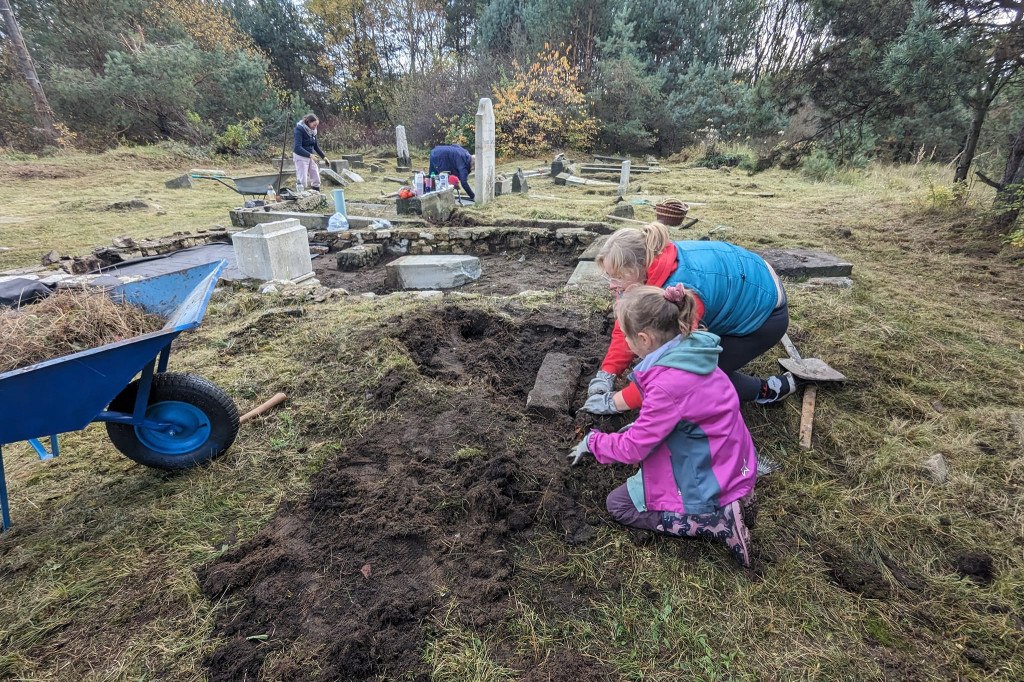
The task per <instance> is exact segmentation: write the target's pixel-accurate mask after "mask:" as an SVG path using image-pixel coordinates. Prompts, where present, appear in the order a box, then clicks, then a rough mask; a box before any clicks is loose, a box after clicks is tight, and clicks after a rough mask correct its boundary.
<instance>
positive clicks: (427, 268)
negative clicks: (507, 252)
mask: <svg viewBox="0 0 1024 682" xmlns="http://www.w3.org/2000/svg"><path fill="white" fill-rule="evenodd" d="M423 248H429V247H423ZM386 270H387V282H388V285H389V286H391V287H392V288H395V289H452V288H454V287H458V286H462V285H463V284H467V283H469V282H472V281H474V280H476V279H478V278H479V277H480V259H479V258H476V257H474V256H454V255H452V256H435V255H430V256H402V257H401V258H399V259H397V260H395V261H392V262H390V263H388V264H387V266H386Z"/></svg>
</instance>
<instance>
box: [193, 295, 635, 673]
mask: <svg viewBox="0 0 1024 682" xmlns="http://www.w3.org/2000/svg"><path fill="white" fill-rule="evenodd" d="M607 325H608V321H607V318H606V317H605V316H594V317H589V318H584V317H576V318H573V317H568V318H567V317H566V316H565V315H564V314H559V315H554V314H550V313H549V314H544V313H519V314H517V315H516V316H514V317H513V316H511V315H507V316H506V315H502V314H495V313H490V312H484V311H481V310H474V309H462V308H457V307H447V308H440V309H434V310H431V311H428V312H425V313H420V314H418V315H416V316H415V317H412V318H409V319H395V320H392V321H391V322H390V323H389V324H387V325H386V326H385V331H384V333H385V334H386V335H388V336H390V337H392V338H394V339H396V340H398V341H399V342H400V343H401V344H402V346H403V347H404V349H405V351H406V352H407V353H408V356H409V357H410V358H411V359H412V360H413V361H414V363H415V365H416V367H417V368H418V374H419V377H416V376H413V377H402V376H397V375H389V376H387V377H385V379H384V380H383V381H382V382H380V384H381V386H380V390H376V391H373V392H368V394H367V401H368V402H369V403H370V404H372V406H373V407H374V408H375V409H378V410H382V411H383V413H384V417H383V419H382V420H381V422H380V423H379V424H378V425H377V426H376V427H375V428H374V429H373V431H372V432H371V433H370V434H368V435H367V436H365V437H363V438H360V439H358V440H355V441H354V442H351V443H348V444H347V445H346V446H345V447H344V448H343V449H342V451H341V452H340V453H339V454H338V455H337V456H336V457H334V458H332V459H331V460H330V461H328V462H327V463H326V464H325V466H324V467H323V469H322V470H321V471H320V472H319V473H318V474H317V475H316V476H315V477H314V479H313V480H312V482H311V489H310V492H309V493H308V494H307V495H305V496H304V497H303V498H301V499H298V500H294V501H291V502H288V503H286V504H284V505H282V507H281V508H280V509H279V511H278V513H277V515H276V517H275V519H274V520H273V521H272V522H271V524H270V525H269V526H268V527H267V528H265V529H264V530H262V531H261V532H260V533H259V534H257V535H256V537H254V538H253V539H251V540H249V541H248V542H245V543H243V544H242V545H240V546H238V547H236V548H234V549H232V550H230V551H228V552H227V553H225V554H224V555H223V557H221V558H220V559H219V560H218V561H216V562H214V563H212V564H210V565H208V566H207V567H205V568H204V569H202V570H201V571H200V582H201V585H202V589H203V592H204V594H205V595H206V596H207V597H208V598H209V599H211V600H219V599H224V598H227V599H235V598H241V600H242V604H241V606H240V607H239V608H237V609H229V610H225V611H223V612H222V616H221V620H220V622H219V623H218V625H217V630H216V633H215V634H216V635H217V636H218V637H219V638H221V639H222V641H223V642H224V643H223V644H222V645H221V646H220V647H219V648H217V649H216V650H214V651H213V653H212V654H210V655H209V657H208V658H207V661H206V663H207V666H208V668H209V673H210V678H211V679H212V680H238V679H285V678H286V679H294V680H303V679H314V678H315V679H371V678H378V677H386V678H388V679H414V680H425V679H428V678H429V677H430V674H431V670H430V668H429V665H428V662H427V661H426V660H425V657H424V650H425V648H426V646H427V644H428V642H429V641H430V640H431V639H432V638H433V637H434V636H435V634H436V631H435V628H436V626H437V625H438V623H439V622H440V621H441V620H442V614H443V616H444V618H446V619H447V620H448V621H449V622H450V621H451V620H452V619H455V621H456V622H457V624H458V625H459V626H460V627H465V628H469V629H479V628H486V627H488V626H491V625H494V624H496V623H498V622H500V621H502V620H503V619H505V618H506V617H507V615H508V611H509V604H508V597H509V593H510V591H511V580H512V577H513V575H514V573H515V572H516V570H517V566H516V558H515V551H514V549H515V547H516V546H519V545H522V544H524V543H527V542H529V540H530V538H531V535H532V533H534V532H535V529H536V528H543V529H544V530H548V529H551V528H554V529H556V530H558V531H559V532H560V534H561V536H562V537H563V538H564V541H565V543H567V544H569V545H575V544H579V543H584V542H587V541H588V540H590V539H591V538H592V537H593V536H594V529H593V525H592V524H596V523H600V522H601V518H602V517H601V516H600V515H599V514H596V513H593V512H594V511H596V510H598V509H600V508H602V507H603V504H601V502H602V501H603V500H602V498H603V496H604V495H605V494H607V493H608V492H609V491H610V490H611V488H612V487H614V485H616V483H617V482H618V481H619V480H620V479H621V478H622V477H621V475H620V474H621V472H616V471H615V470H614V468H612V467H602V468H596V467H592V468H588V469H584V470H579V471H576V472H573V473H572V474H570V472H569V471H568V470H567V468H566V467H565V464H564V459H563V453H564V451H565V448H566V447H567V446H569V445H570V444H571V443H572V442H573V440H574V439H575V438H576V424H575V421H574V418H573V417H572V416H570V415H563V416H562V417H559V418H555V419H551V420H546V421H536V420H531V419H530V418H529V417H527V416H526V415H525V413H524V410H525V401H526V395H527V393H528V391H529V390H530V388H531V387H532V385H533V380H534V377H535V375H536V372H537V369H538V368H539V367H540V364H541V362H542V360H543V358H544V355H545V354H546V353H547V352H549V351H553V350H558V351H561V352H567V353H572V354H574V355H577V356H578V357H580V358H581V359H582V360H584V362H585V363H586V365H587V369H588V370H590V369H593V368H594V367H595V366H596V364H597V362H598V360H599V358H600V356H601V354H602V353H603V351H604V348H605V346H606V343H607V333H608V329H607ZM375 334H376V335H377V336H376V338H375V339H367V344H371V343H375V342H379V340H380V334H381V332H380V331H379V330H378V331H377V332H375ZM421 377H422V378H426V379H429V380H427V381H424V380H417V379H419V378H421ZM586 378H587V377H586V376H585V377H584V379H581V386H580V394H579V395H578V396H577V397H578V398H581V397H582V395H583V393H585V385H582V384H583V382H584V381H585V379H586ZM410 379H411V380H410ZM583 491H585V492H583ZM506 658H509V659H510V664H512V665H514V666H515V667H517V668H519V669H525V671H526V672H527V673H529V672H530V671H533V672H534V673H535V674H534V676H533V677H532V678H530V679H547V676H548V673H550V672H551V667H550V666H551V662H550V661H548V662H543V661H542V662H539V663H536V664H533V663H530V662H528V661H520V662H516V661H515V657H514V656H512V655H511V654H509V655H508V656H506ZM570 667H573V666H570ZM577 667H579V669H580V671H581V674H583V673H584V672H585V675H584V677H585V678H586V679H602V678H604V677H605V676H606V673H607V672H608V671H603V669H602V667H601V666H600V665H599V664H596V663H593V662H589V661H581V662H579V663H578V664H577Z"/></svg>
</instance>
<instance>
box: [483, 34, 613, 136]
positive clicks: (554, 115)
mask: <svg viewBox="0 0 1024 682" xmlns="http://www.w3.org/2000/svg"><path fill="white" fill-rule="evenodd" d="M560 48H561V46H560ZM570 49H571V47H569V48H562V49H551V48H550V47H549V46H548V45H545V46H544V51H542V52H540V53H538V54H537V60H536V61H535V62H534V63H533V64H531V65H530V67H529V69H526V70H524V69H522V68H521V67H520V66H519V65H518V64H514V65H513V68H514V71H513V74H512V78H511V80H510V81H509V82H507V83H504V84H502V85H501V86H499V87H498V88H497V90H496V92H495V96H494V125H495V132H496V133H497V145H498V152H499V153H500V154H510V155H519V154H535V153H537V152H543V151H548V150H551V149H567V148H568V149H590V147H591V146H592V145H593V143H594V139H595V138H596V136H597V121H596V119H595V118H594V117H593V116H591V114H590V105H589V103H588V102H587V97H586V95H585V94H584V93H583V91H582V89H581V88H580V85H579V76H580V74H579V69H578V68H577V67H576V66H574V65H573V64H572V63H571V62H570V61H569V58H568V55H569V50H570Z"/></svg>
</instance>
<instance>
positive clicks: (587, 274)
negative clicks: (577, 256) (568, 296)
mask: <svg viewBox="0 0 1024 682" xmlns="http://www.w3.org/2000/svg"><path fill="white" fill-rule="evenodd" d="M565 288H566V289H582V290H584V291H590V292H593V293H609V294H610V293H611V289H609V288H608V282H607V281H606V280H605V278H604V273H603V272H602V270H601V268H599V267H597V263H595V262H594V261H589V260H581V261H580V262H579V263H577V264H576V269H575V270H573V273H572V276H571V277H569V281H568V282H567V283H566V285H565Z"/></svg>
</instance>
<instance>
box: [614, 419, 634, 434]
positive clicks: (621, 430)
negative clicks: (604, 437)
mask: <svg viewBox="0 0 1024 682" xmlns="http://www.w3.org/2000/svg"><path fill="white" fill-rule="evenodd" d="M633 424H636V422H629V423H628V424H626V425H625V426H623V427H622V428H621V429H619V430H618V431H616V433H625V432H626V431H629V427H631V426H633Z"/></svg>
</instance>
